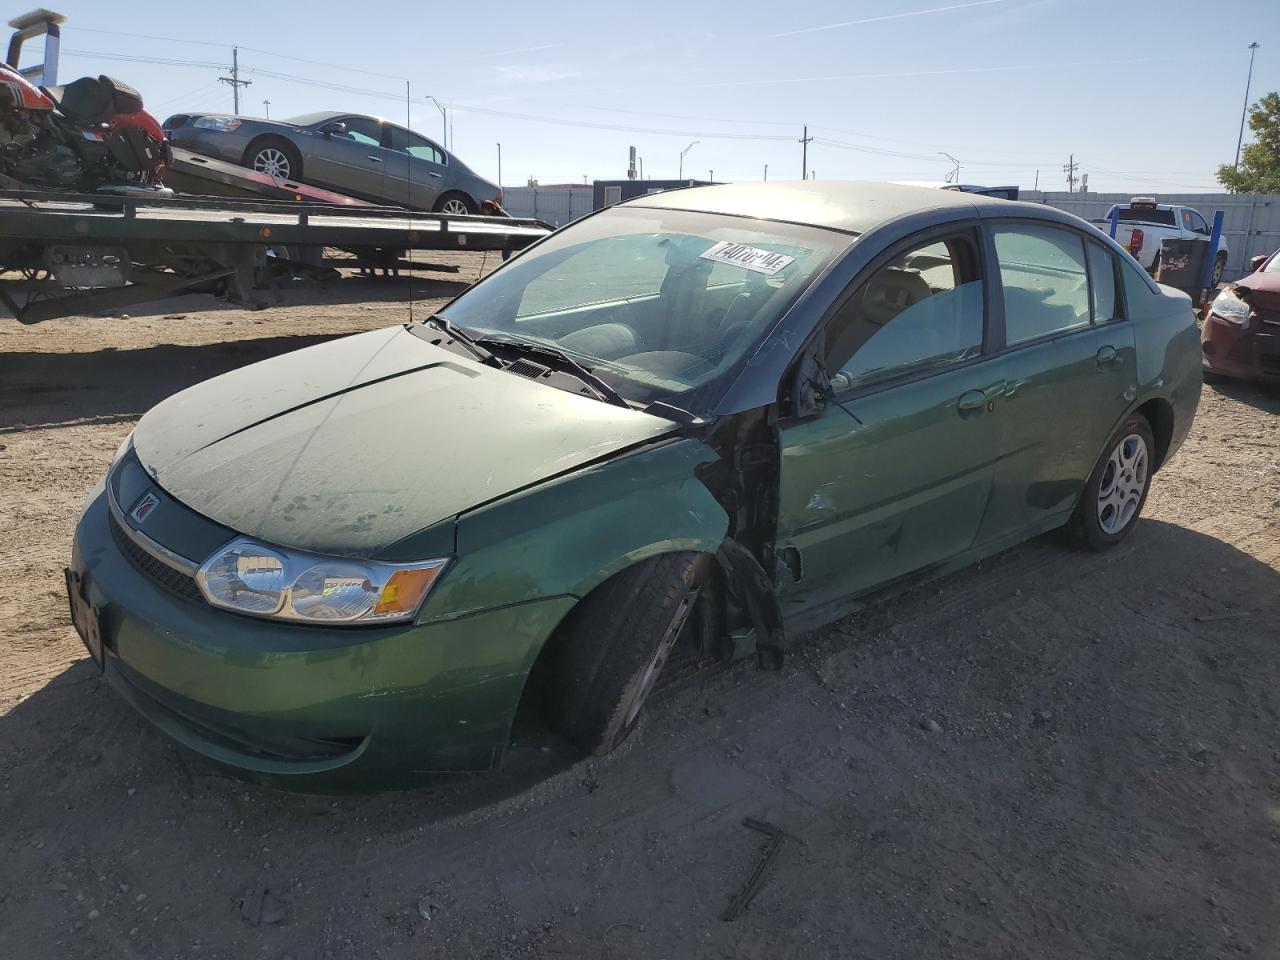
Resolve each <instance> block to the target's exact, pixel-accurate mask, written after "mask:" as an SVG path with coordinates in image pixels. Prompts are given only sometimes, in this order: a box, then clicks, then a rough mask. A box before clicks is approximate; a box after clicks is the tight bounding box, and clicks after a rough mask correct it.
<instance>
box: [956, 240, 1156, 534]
mask: <svg viewBox="0 0 1280 960" xmlns="http://www.w3.org/2000/svg"><path fill="white" fill-rule="evenodd" d="M989 236H990V242H991V255H990V258H989V259H990V260H991V261H992V262H993V263H994V264H995V266H996V269H995V276H994V278H993V281H992V286H993V300H995V302H996V304H997V306H998V307H999V310H998V311H997V313H998V314H999V316H1000V317H1001V329H1000V333H1001V341H1002V343H1001V350H1000V351H999V353H998V354H997V356H995V357H994V358H993V360H992V371H993V379H996V380H1001V381H1003V382H1004V387H1003V389H1001V390H1000V391H999V395H998V396H997V397H996V398H995V403H996V412H997V413H998V414H999V416H998V418H997V419H998V420H999V423H1000V430H1001V436H1000V459H999V461H998V464H997V466H996V470H995V477H994V483H993V487H992V495H991V503H990V505H989V506H988V508H987V515H986V518H985V519H984V521H983V525H982V530H981V532H980V534H979V542H981V543H987V542H990V541H995V540H999V539H1010V540H1016V539H1020V538H1022V537H1024V536H1028V535H1031V534H1034V533H1037V532H1039V531H1041V530H1044V529H1047V528H1050V527H1053V526H1056V525H1059V524H1060V523H1062V522H1065V520H1066V519H1067V517H1068V516H1069V515H1070V512H1071V510H1072V508H1073V507H1074V506H1075V502H1076V499H1077V497H1078V496H1079V495H1080V492H1081V490H1082V489H1083V488H1084V483H1085V481H1086V480H1087V479H1088V477H1089V474H1090V472H1091V471H1092V470H1093V466H1094V463H1095V462H1096V461H1097V459H1098V457H1099V455H1100V454H1101V453H1102V448H1103V445H1104V444H1105V443H1106V441H1107V438H1108V436H1109V435H1110V433H1111V431H1112V430H1113V429H1114V428H1115V425H1116V424H1117V423H1118V422H1119V420H1120V418H1121V417H1122V416H1123V415H1124V413H1125V411H1126V410H1127V409H1128V407H1129V405H1130V403H1131V402H1132V400H1133V399H1134V397H1135V396H1136V395H1137V361H1136V351H1135V346H1134V334H1133V327H1132V324H1130V323H1129V322H1127V321H1126V320H1125V319H1124V311H1123V303H1122V298H1120V297H1118V296H1117V293H1116V291H1117V289H1118V286H1117V276H1116V270H1117V267H1118V264H1117V263H1116V260H1115V257H1114V255H1113V254H1112V252H1111V251H1110V250H1109V249H1107V248H1106V247H1104V246H1103V245H1102V244H1101V243H1098V242H1095V241H1093V240H1091V239H1089V238H1087V237H1086V236H1085V235H1084V234H1083V233H1081V232H1078V231H1075V230H1071V229H1069V228H1067V227H1064V226H1058V225H1056V224H1049V223H1043V222H1033V221H1003V222H996V223H994V224H992V225H991V227H990V234H989Z"/></svg>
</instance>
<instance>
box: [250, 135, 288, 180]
mask: <svg viewBox="0 0 1280 960" xmlns="http://www.w3.org/2000/svg"><path fill="white" fill-rule="evenodd" d="M268 151H275V152H277V153H279V154H281V155H283V157H284V159H285V161H286V162H287V163H288V165H289V168H288V173H285V174H282V175H281V177H280V178H281V179H282V180H301V179H302V154H300V153H298V148H297V147H295V146H294V145H293V144H292V143H290V142H289V141H288V140H282V139H281V138H280V137H260V138H258V139H257V140H254V141H253V142H252V143H251V144H249V148H248V149H247V150H245V152H244V158H243V159H242V160H241V166H245V167H248V168H249V169H250V170H258V168H259V158H262V159H263V160H264V162H263V163H262V164H261V166H263V167H269V166H270V164H268V163H267V162H265V161H266V158H265V157H264V154H266V153H267V152H268ZM259 172H260V173H268V170H267V169H262V170H259Z"/></svg>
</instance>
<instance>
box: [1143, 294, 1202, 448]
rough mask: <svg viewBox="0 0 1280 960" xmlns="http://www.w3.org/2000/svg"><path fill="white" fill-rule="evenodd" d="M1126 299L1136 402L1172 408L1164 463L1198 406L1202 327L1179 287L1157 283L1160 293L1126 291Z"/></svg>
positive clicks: (1187, 298)
mask: <svg viewBox="0 0 1280 960" xmlns="http://www.w3.org/2000/svg"><path fill="white" fill-rule="evenodd" d="M1128 300H1129V302H1130V310H1131V311H1132V312H1133V315H1134V337H1135V341H1136V346H1137V352H1138V357H1137V359H1138V400H1137V405H1141V404H1143V403H1146V402H1147V401H1149V400H1151V399H1153V398H1160V399H1164V400H1168V401H1169V403H1170V404H1171V405H1172V406H1173V414H1174V416H1173V433H1172V436H1171V437H1170V442H1169V449H1168V450H1167V451H1166V454H1165V460H1166V461H1167V460H1168V458H1169V457H1171V456H1173V454H1174V453H1175V452H1177V449H1178V447H1179V446H1181V444H1182V441H1183V440H1185V439H1186V436H1187V433H1188V431H1190V429H1191V424H1192V422H1193V421H1194V420H1195V415H1196V409H1197V408H1198V407H1199V405H1200V388H1201V385H1202V383H1203V380H1204V375H1203V372H1202V367H1201V362H1200V331H1199V328H1198V327H1197V326H1196V317H1195V313H1194V311H1193V310H1192V306H1191V298H1190V297H1189V296H1187V295H1186V294H1185V293H1182V292H1181V291H1179V290H1174V289H1173V288H1172V287H1164V286H1161V287H1160V294H1159V295H1156V294H1148V295H1147V296H1146V297H1137V296H1135V295H1134V294H1133V293H1132V292H1130V293H1129V296H1128Z"/></svg>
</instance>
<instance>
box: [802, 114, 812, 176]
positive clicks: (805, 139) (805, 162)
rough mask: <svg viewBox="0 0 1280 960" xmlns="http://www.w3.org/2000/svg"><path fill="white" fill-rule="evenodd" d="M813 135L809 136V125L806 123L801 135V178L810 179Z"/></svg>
mask: <svg viewBox="0 0 1280 960" xmlns="http://www.w3.org/2000/svg"><path fill="white" fill-rule="evenodd" d="M812 141H813V137H811V136H809V125H808V124H807V123H806V124H805V125H804V133H803V134H802V135H801V137H800V179H801V180H808V179H809V144H810V143H811V142H812Z"/></svg>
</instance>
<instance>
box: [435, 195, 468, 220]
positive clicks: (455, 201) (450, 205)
mask: <svg viewBox="0 0 1280 960" xmlns="http://www.w3.org/2000/svg"><path fill="white" fill-rule="evenodd" d="M440 212H441V213H447V214H448V215H449V216H451V217H465V216H466V215H467V214H469V213H470V212H471V209H470V208H469V207H468V206H467V201H465V200H463V199H461V198H459V197H450V198H449V199H448V200H446V201H445V202H444V204H443V205H442V206H441V207H440Z"/></svg>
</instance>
